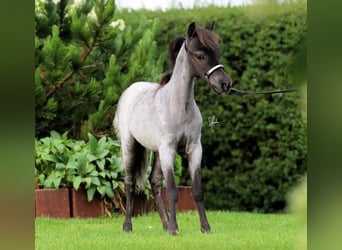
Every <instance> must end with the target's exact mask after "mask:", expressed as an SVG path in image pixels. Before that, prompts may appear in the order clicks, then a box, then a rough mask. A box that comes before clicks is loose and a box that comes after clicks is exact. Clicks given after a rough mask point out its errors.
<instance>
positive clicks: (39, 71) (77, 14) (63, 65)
mask: <svg viewBox="0 0 342 250" xmlns="http://www.w3.org/2000/svg"><path fill="white" fill-rule="evenodd" d="M114 14H115V3H114V1H113V0H107V1H106V0H78V1H76V0H75V1H72V0H69V1H68V0H60V1H58V0H45V1H43V0H36V13H35V20H36V27H35V29H36V32H35V56H36V58H35V67H36V70H35V111H36V112H35V116H36V117H35V119H36V136H37V137H42V136H45V135H48V134H49V132H50V131H51V130H56V131H58V132H60V133H63V132H65V131H68V132H69V135H70V136H71V137H74V138H84V137H86V135H87V133H88V132H92V133H94V134H97V135H101V134H107V135H108V134H111V135H113V134H112V120H113V118H114V112H115V108H116V103H117V101H118V98H119V96H120V94H121V92H122V91H123V90H124V89H125V88H126V87H127V86H128V85H129V84H131V83H133V82H135V81H138V80H145V81H146V80H150V81H156V80H157V79H158V76H159V75H160V74H161V73H162V62H163V60H164V58H165V55H164V54H162V55H159V53H157V47H156V42H155V37H154V36H155V33H156V28H157V25H158V22H157V21H156V20H154V21H152V22H151V21H148V20H146V19H142V20H141V22H140V25H139V27H138V28H134V29H133V28H132V27H129V26H126V27H125V23H124V21H123V20H121V19H120V20H116V19H115V15H114Z"/></svg>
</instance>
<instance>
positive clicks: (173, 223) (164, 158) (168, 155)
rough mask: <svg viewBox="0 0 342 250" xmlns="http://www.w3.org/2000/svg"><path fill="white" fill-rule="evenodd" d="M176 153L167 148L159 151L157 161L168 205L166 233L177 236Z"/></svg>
mask: <svg viewBox="0 0 342 250" xmlns="http://www.w3.org/2000/svg"><path fill="white" fill-rule="evenodd" d="M175 155H176V151H175V150H173V149H172V148H169V147H167V146H164V147H163V146H162V147H161V148H160V149H159V159H160V164H161V168H162V171H163V175H164V178H165V182H166V197H167V200H168V202H169V205H170V220H169V223H168V225H167V226H168V231H169V233H170V234H171V235H177V234H178V224H177V218H176V204H177V200H178V190H177V187H176V183H175V179H174V169H173V162H174V159H175Z"/></svg>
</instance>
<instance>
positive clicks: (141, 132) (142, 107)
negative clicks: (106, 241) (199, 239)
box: [114, 22, 232, 235]
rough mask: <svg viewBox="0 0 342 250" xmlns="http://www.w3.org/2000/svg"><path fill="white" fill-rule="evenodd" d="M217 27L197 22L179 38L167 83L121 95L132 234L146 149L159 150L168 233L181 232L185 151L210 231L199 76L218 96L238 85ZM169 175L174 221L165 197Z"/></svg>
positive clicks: (155, 184) (157, 178)
mask: <svg viewBox="0 0 342 250" xmlns="http://www.w3.org/2000/svg"><path fill="white" fill-rule="evenodd" d="M213 25H214V22H213V23H212V24H211V25H210V26H208V27H206V28H197V27H196V25H195V23H191V24H190V25H189V27H188V33H187V37H186V38H184V37H177V38H176V39H174V40H173V45H174V55H173V56H174V58H175V62H174V68H173V72H172V74H171V73H170V74H168V75H167V76H166V77H165V78H164V80H162V83H163V84H162V85H160V84H156V83H150V82H136V83H134V84H132V85H131V86H130V87H128V88H127V89H126V90H125V91H124V92H123V94H122V95H121V97H120V100H119V103H118V108H117V111H116V115H115V119H114V127H115V129H116V131H117V135H118V138H119V139H120V141H121V151H122V162H123V166H124V169H125V174H126V175H125V192H126V199H127V201H126V210H127V211H126V218H125V222H124V224H123V230H124V231H126V232H130V231H132V222H131V216H132V206H133V204H132V192H134V191H136V190H143V189H144V177H145V175H146V149H149V150H152V151H153V152H155V157H154V159H155V160H154V166H153V169H152V173H151V177H150V181H151V185H152V192H153V195H154V198H155V202H156V205H157V208H158V212H159V214H160V218H161V221H162V224H163V227H164V229H166V230H168V231H169V233H170V234H171V235H176V234H178V225H177V220H176V203H177V200H178V191H177V188H176V184H175V180H174V158H175V154H176V152H177V151H179V150H182V151H183V152H184V153H185V155H186V157H187V159H188V163H189V171H190V176H191V181H192V193H193V197H194V200H195V201H196V205H197V209H198V212H199V217H200V222H201V231H202V232H204V233H207V232H210V226H209V223H208V220H207V217H206V212H205V208H204V203H203V194H202V183H201V177H200V167H201V159H202V145H201V127H202V117H201V114H200V111H199V109H198V107H197V105H196V103H195V100H194V78H195V77H196V78H201V79H203V80H205V81H206V82H207V83H208V85H209V86H210V87H211V88H212V89H213V90H214V91H215V92H216V93H217V94H223V93H228V92H229V91H230V88H231V86H232V79H231V78H230V77H229V76H227V75H226V73H225V72H224V70H223V65H221V64H219V57H220V52H219V49H218V37H217V35H215V34H214V33H213V32H212V29H213ZM171 47H172V46H171ZM171 56H172V55H171ZM163 177H164V178H165V181H166V196H167V200H168V202H169V204H170V218H169V216H168V213H167V211H166V209H165V206H164V203H163V200H162V197H161V186H162V179H163Z"/></svg>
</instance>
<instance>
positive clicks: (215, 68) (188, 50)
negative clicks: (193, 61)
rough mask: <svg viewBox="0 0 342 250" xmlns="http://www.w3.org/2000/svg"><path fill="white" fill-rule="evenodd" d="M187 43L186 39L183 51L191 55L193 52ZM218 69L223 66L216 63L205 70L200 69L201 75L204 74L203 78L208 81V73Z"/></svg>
mask: <svg viewBox="0 0 342 250" xmlns="http://www.w3.org/2000/svg"><path fill="white" fill-rule="evenodd" d="M187 43H188V40H187V39H186V40H185V42H184V46H185V51H186V52H187V53H189V55H190V56H193V55H194V53H193V52H192V51H191V50H190V49H189V48H188V46H187ZM218 69H224V66H223V65H222V64H217V65H215V66H213V67H212V68H210V69H209V70H208V71H207V72H205V71H202V70H201V71H202V73H203V75H204V76H205V78H206V79H207V81H209V77H210V75H211V74H212V73H214V72H215V71H216V70H218Z"/></svg>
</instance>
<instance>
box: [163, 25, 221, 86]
mask: <svg viewBox="0 0 342 250" xmlns="http://www.w3.org/2000/svg"><path fill="white" fill-rule="evenodd" d="M196 34H197V37H198V39H199V42H200V43H201V45H202V46H203V47H204V48H207V49H211V50H214V51H215V50H217V45H218V41H219V37H218V36H217V35H216V34H214V33H213V32H212V31H211V29H209V28H208V27H206V28H196ZM185 39H186V38H185V37H183V36H179V35H178V36H175V37H174V38H172V39H171V41H170V43H169V47H168V57H169V59H168V63H169V65H170V67H171V70H169V71H166V72H165V73H163V75H162V76H161V77H160V80H159V84H160V85H161V86H163V85H165V84H167V83H168V82H169V81H170V79H171V76H172V69H173V67H174V66H175V63H176V59H177V55H178V53H179V51H180V49H181V47H182V45H183V43H184V41H185Z"/></svg>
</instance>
